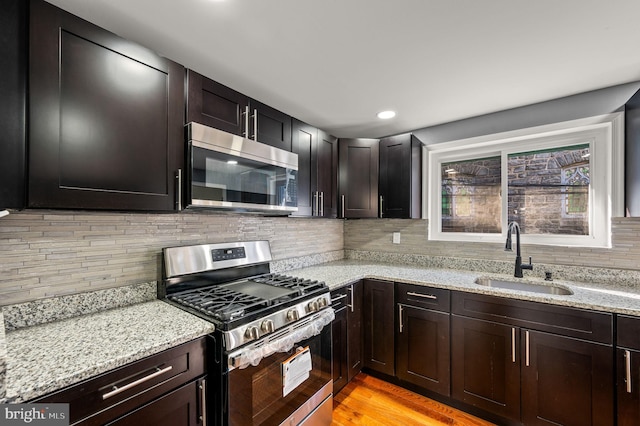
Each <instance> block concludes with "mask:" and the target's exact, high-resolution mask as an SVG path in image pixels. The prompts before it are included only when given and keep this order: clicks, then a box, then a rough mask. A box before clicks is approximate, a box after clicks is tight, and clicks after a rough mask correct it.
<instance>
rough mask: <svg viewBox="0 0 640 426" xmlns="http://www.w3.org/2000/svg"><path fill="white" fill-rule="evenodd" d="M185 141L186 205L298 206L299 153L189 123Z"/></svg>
mask: <svg viewBox="0 0 640 426" xmlns="http://www.w3.org/2000/svg"><path fill="white" fill-rule="evenodd" d="M187 140H188V168H187V178H188V180H187V185H186V197H185V200H186V207H187V208H193V207H209V208H217V209H226V210H234V211H247V212H264V213H271V214H289V213H291V212H295V211H297V210H298V186H297V178H298V155H297V154H294V153H292V152H289V151H284V150H282V149H279V148H276V147H273V146H270V145H266V144H263V143H260V142H256V141H253V140H251V139H246V138H243V137H242V136H237V135H233V134H231V133H227V132H224V131H222V130H218V129H214V128H211V127H208V126H204V125H202V124H198V123H193V122H192V123H189V124H187Z"/></svg>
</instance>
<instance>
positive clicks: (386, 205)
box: [379, 133, 422, 219]
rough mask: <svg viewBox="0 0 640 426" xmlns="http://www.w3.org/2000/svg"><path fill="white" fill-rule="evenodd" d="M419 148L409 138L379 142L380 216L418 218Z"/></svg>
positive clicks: (408, 136)
mask: <svg viewBox="0 0 640 426" xmlns="http://www.w3.org/2000/svg"><path fill="white" fill-rule="evenodd" d="M420 146H421V144H420V143H419V141H418V140H417V139H416V138H415V137H414V136H413V135H411V134H409V133H407V134H404V135H398V136H391V137H388V138H384V139H381V140H380V177H379V185H380V188H379V190H380V197H379V202H380V204H381V205H380V216H381V217H387V218H401V219H409V218H420V216H421V204H422V201H421V200H422V198H421V194H420V191H421V188H422V185H421V181H422V176H421V167H420V165H421V163H422V155H421V148H420Z"/></svg>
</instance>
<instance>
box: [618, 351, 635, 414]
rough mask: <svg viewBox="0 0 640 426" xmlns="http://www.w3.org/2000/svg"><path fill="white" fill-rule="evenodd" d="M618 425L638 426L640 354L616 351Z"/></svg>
mask: <svg viewBox="0 0 640 426" xmlns="http://www.w3.org/2000/svg"><path fill="white" fill-rule="evenodd" d="M616 356H617V360H616V365H617V367H618V371H617V374H616V378H617V379H616V386H617V395H618V425H619V426H636V425H637V424H638V420H639V419H640V387H639V386H640V352H639V351H635V350H631V349H625V348H618V349H617V350H616Z"/></svg>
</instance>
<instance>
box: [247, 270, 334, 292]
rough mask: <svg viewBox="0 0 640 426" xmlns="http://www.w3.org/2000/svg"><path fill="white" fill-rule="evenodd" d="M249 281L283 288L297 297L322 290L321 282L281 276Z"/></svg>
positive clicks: (322, 284) (276, 275)
mask: <svg viewBox="0 0 640 426" xmlns="http://www.w3.org/2000/svg"><path fill="white" fill-rule="evenodd" d="M251 281H254V282H257V283H263V284H269V285H272V286H274V287H283V288H287V289H290V290H294V291H296V292H297V293H298V294H299V295H304V294H306V293H309V292H311V291H313V290H315V289H316V288H323V287H324V286H325V285H324V283H323V282H320V281H316V280H309V279H304V278H297V277H291V276H288V275H281V274H267V275H263V276H261V277H256V278H252V279H251Z"/></svg>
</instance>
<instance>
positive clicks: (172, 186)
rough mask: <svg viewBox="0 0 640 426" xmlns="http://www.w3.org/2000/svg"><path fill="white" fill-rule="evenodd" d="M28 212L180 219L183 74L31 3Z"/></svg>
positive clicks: (47, 7)
mask: <svg viewBox="0 0 640 426" xmlns="http://www.w3.org/2000/svg"><path fill="white" fill-rule="evenodd" d="M29 103H30V112H29V196H28V198H29V203H28V205H29V207H45V208H74V209H85V208H86V209H110V210H148V211H170V210H175V209H176V207H177V206H178V205H179V204H178V201H179V200H178V199H177V194H178V192H179V191H177V188H178V182H177V179H176V176H177V175H178V170H179V169H183V163H184V130H183V125H184V68H183V67H182V66H181V65H179V64H177V63H175V62H172V61H170V60H168V59H166V58H163V57H160V56H158V55H157V54H156V53H154V52H152V51H150V50H148V49H146V48H144V47H142V46H139V45H137V44H135V43H132V42H129V41H127V40H124V39H122V38H120V37H118V36H116V35H114V34H112V33H110V32H108V31H106V30H104V29H102V28H99V27H97V26H95V25H93V24H91V23H89V22H87V21H84V20H82V19H80V18H78V17H76V16H74V15H72V14H70V13H67V12H65V11H63V10H61V9H58V8H56V7H54V6H52V5H50V4H48V3H46V2H44V1H41V0H33V1H32V3H31V28H30V70H29Z"/></svg>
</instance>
